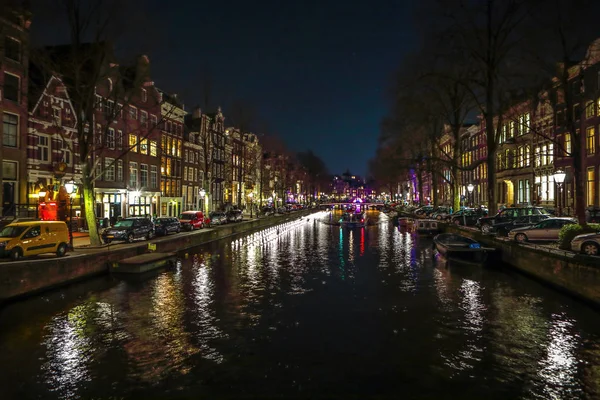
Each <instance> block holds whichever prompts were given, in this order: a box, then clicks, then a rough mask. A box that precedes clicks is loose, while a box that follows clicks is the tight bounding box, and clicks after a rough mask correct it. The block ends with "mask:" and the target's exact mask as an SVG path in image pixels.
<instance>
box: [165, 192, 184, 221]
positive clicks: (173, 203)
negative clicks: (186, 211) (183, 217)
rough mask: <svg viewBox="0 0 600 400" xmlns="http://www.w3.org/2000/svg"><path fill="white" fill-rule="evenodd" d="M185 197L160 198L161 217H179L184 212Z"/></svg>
mask: <svg viewBox="0 0 600 400" xmlns="http://www.w3.org/2000/svg"><path fill="white" fill-rule="evenodd" d="M182 206H183V197H161V198H160V216H161V217H179V214H181V212H182V211H183V209H182Z"/></svg>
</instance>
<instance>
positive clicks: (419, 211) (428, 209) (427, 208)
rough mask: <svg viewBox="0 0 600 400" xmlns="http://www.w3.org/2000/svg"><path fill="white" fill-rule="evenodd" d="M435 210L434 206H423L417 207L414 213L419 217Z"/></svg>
mask: <svg viewBox="0 0 600 400" xmlns="http://www.w3.org/2000/svg"><path fill="white" fill-rule="evenodd" d="M432 212H433V206H423V207H419V208H417V209H416V210H415V211H414V213H415V215H416V216H417V217H426V216H428V215H429V214H431V213H432Z"/></svg>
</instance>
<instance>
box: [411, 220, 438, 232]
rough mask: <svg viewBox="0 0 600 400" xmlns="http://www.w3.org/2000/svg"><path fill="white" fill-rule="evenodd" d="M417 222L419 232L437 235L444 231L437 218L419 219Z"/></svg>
mask: <svg viewBox="0 0 600 400" xmlns="http://www.w3.org/2000/svg"><path fill="white" fill-rule="evenodd" d="M415 224H416V228H415V229H416V231H417V233H420V234H423V235H435V234H438V233H440V232H441V231H442V227H441V226H440V224H439V221H437V220H435V219H418V220H415Z"/></svg>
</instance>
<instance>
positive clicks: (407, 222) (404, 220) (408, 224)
mask: <svg viewBox="0 0 600 400" xmlns="http://www.w3.org/2000/svg"><path fill="white" fill-rule="evenodd" d="M414 224H415V220H414V219H413V218H408V217H400V218H398V225H400V227H402V228H412V227H413V226H414Z"/></svg>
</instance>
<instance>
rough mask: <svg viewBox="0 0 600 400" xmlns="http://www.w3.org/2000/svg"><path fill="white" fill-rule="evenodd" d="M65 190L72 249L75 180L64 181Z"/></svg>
mask: <svg viewBox="0 0 600 400" xmlns="http://www.w3.org/2000/svg"><path fill="white" fill-rule="evenodd" d="M65 190H66V191H67V193H68V194H69V246H70V247H71V250H73V194H74V193H75V192H76V190H77V184H76V183H75V181H73V180H70V181H69V182H67V183H65Z"/></svg>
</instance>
